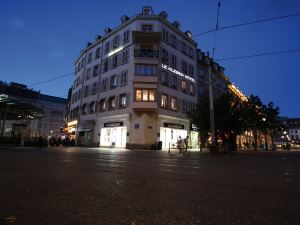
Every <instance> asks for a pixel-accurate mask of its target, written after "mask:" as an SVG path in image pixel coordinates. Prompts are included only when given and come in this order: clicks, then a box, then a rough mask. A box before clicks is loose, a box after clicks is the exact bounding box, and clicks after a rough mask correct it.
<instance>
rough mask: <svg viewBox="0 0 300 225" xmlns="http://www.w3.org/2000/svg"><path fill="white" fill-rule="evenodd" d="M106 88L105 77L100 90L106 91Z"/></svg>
mask: <svg viewBox="0 0 300 225" xmlns="http://www.w3.org/2000/svg"><path fill="white" fill-rule="evenodd" d="M106 88H107V78H105V79H103V80H102V83H101V91H106Z"/></svg>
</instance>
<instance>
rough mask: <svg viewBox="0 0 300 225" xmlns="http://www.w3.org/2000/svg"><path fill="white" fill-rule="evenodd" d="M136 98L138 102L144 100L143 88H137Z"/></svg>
mask: <svg viewBox="0 0 300 225" xmlns="http://www.w3.org/2000/svg"><path fill="white" fill-rule="evenodd" d="M135 100H136V101H138V102H140V101H142V90H136V92H135Z"/></svg>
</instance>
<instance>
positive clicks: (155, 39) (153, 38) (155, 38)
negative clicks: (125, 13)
mask: <svg viewBox="0 0 300 225" xmlns="http://www.w3.org/2000/svg"><path fill="white" fill-rule="evenodd" d="M132 37H133V42H134V43H145V44H146V43H147V44H149V43H151V44H153V43H160V41H161V32H143V31H132Z"/></svg>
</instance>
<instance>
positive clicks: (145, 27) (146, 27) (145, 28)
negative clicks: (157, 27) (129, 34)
mask: <svg viewBox="0 0 300 225" xmlns="http://www.w3.org/2000/svg"><path fill="white" fill-rule="evenodd" d="M142 31H144V32H152V31H153V25H152V24H144V25H143V26H142Z"/></svg>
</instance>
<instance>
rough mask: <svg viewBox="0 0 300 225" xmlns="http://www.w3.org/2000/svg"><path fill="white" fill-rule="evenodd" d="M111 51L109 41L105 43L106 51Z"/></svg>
mask: <svg viewBox="0 0 300 225" xmlns="http://www.w3.org/2000/svg"><path fill="white" fill-rule="evenodd" d="M108 52H109V41H108V42H106V43H105V46H104V53H105V54H107V53H108Z"/></svg>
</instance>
